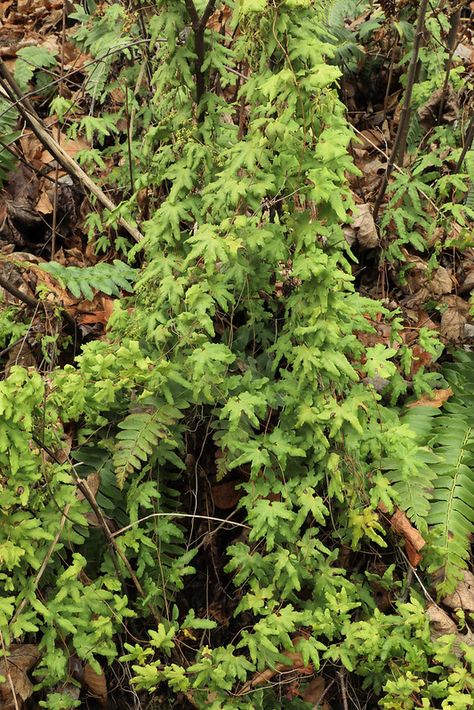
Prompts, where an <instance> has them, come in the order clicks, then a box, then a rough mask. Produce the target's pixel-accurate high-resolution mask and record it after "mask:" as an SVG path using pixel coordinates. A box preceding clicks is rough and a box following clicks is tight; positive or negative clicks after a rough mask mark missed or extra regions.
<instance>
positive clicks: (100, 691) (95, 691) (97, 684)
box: [82, 663, 107, 704]
mask: <svg viewBox="0 0 474 710" xmlns="http://www.w3.org/2000/svg"><path fill="white" fill-rule="evenodd" d="M82 682H83V684H84V685H85V687H86V688H87V690H88V691H89V693H90V694H91V695H93V696H94V697H95V698H99V700H100V701H101V704H104V703H106V702H107V681H106V679H105V675H104V671H103V670H102V669H101V671H100V673H97V671H95V670H94V669H93V668H92V666H91V665H90V663H86V665H85V666H84V674H83V677H82Z"/></svg>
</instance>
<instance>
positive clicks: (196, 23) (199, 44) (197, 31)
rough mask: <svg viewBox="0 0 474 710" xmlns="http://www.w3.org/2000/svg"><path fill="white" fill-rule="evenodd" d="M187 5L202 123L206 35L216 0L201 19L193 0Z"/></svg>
mask: <svg viewBox="0 0 474 710" xmlns="http://www.w3.org/2000/svg"><path fill="white" fill-rule="evenodd" d="M185 4H186V9H187V11H188V14H189V17H190V19H191V27H192V28H193V32H194V49H195V51H196V61H195V64H194V73H195V74H196V103H197V105H198V121H199V122H202V120H203V118H204V110H203V107H202V106H199V104H200V102H201V99H202V97H203V96H204V92H205V90H206V85H205V81H204V72H203V71H202V65H203V63H204V57H205V45H204V33H205V31H206V24H207V21H208V19H209V18H210V16H211V15H212V13H213V12H214V7H215V4H216V0H209V2H208V3H207V5H206V8H205V10H204V12H203V14H202V16H201V17H199V14H198V11H197V10H196V5H195V4H194V2H193V0H185Z"/></svg>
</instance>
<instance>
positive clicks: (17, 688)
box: [0, 643, 41, 710]
mask: <svg viewBox="0 0 474 710" xmlns="http://www.w3.org/2000/svg"><path fill="white" fill-rule="evenodd" d="M40 655H41V654H40V652H39V650H38V646H36V645H34V644H28V643H25V644H19V643H18V644H16V643H15V644H12V645H11V646H10V655H9V656H8V658H7V659H6V660H5V658H2V659H0V675H2V676H4V677H5V682H4V683H1V684H0V700H1V701H2V702H1V704H0V706H1V708H2V710H16V708H23V707H24V701H25V700H27V699H28V698H29V697H30V695H31V694H32V692H33V683H32V682H31V681H30V679H29V678H28V675H27V673H28V671H30V670H31V669H32V668H33V667H34V666H35V665H36V664H37V663H38V661H39V659H40ZM12 685H13V689H14V692H15V695H14V694H13V691H12Z"/></svg>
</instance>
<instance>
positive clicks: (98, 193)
mask: <svg viewBox="0 0 474 710" xmlns="http://www.w3.org/2000/svg"><path fill="white" fill-rule="evenodd" d="M0 76H1V77H2V80H0V83H1V85H2V87H3V89H4V90H5V93H6V95H7V97H8V99H9V100H10V102H11V103H12V104H15V105H16V106H17V108H18V111H19V112H20V114H21V116H22V118H23V119H24V120H25V121H26V123H27V124H28V125H29V126H30V127H31V129H32V131H33V133H34V134H35V135H36V137H37V138H38V140H39V141H40V142H41V143H42V144H43V145H44V146H45V148H47V149H48V150H49V152H50V153H51V154H52V155H53V156H54V157H55V158H56V160H57V161H58V163H59V164H60V165H61V166H62V167H63V168H64V170H66V172H68V173H69V174H70V175H72V176H73V177H75V178H76V180H77V181H78V182H79V183H80V184H81V185H83V186H84V187H85V188H86V189H87V190H88V191H89V192H90V193H91V194H92V195H94V197H96V198H97V200H98V201H99V203H100V204H101V205H102V206H103V207H105V208H106V209H108V210H109V211H111V212H113V211H114V210H115V209H116V205H115V204H114V203H113V202H112V200H110V199H109V198H108V197H107V195H106V194H105V193H104V192H103V191H102V190H101V189H100V187H99V186H98V185H96V184H95V182H94V181H93V180H92V179H91V178H90V177H89V176H88V175H87V173H86V172H84V170H83V169H82V168H81V167H80V166H79V165H78V164H77V163H76V161H75V160H73V159H72V158H71V157H70V156H69V155H68V154H67V153H66V151H65V150H64V149H63V148H62V147H61V146H60V145H59V143H58V141H56V140H55V139H54V138H53V136H52V135H51V134H50V133H49V132H48V131H47V130H46V129H45V128H44V126H43V124H42V123H41V121H40V119H39V118H38V117H37V115H36V113H35V111H34V109H33V108H32V106H31V104H30V102H29V101H28V100H27V99H26V98H23V97H22V94H21V91H20V89H19V88H18V86H17V85H16V82H15V81H14V79H13V77H12V76H11V74H10V72H9V71H8V69H7V68H6V66H5V63H4V62H3V60H2V59H1V57H0ZM118 223H119V224H120V226H121V227H123V228H124V229H125V230H126V231H127V232H128V234H129V235H130V236H131V237H132V238H133V239H134V240H135V241H137V242H139V241H141V239H142V238H143V237H142V234H141V233H140V231H139V230H138V229H137V228H136V227H134V226H133V225H131V224H129V223H128V222H127V221H126V220H125V219H124V218H123V217H119V218H118Z"/></svg>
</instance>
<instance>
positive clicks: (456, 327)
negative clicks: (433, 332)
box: [440, 308, 466, 341]
mask: <svg viewBox="0 0 474 710" xmlns="http://www.w3.org/2000/svg"><path fill="white" fill-rule="evenodd" d="M465 324H466V317H465V316H464V315H462V313H460V312H459V311H458V310H457V309H456V308H448V310H446V311H445V312H444V313H443V315H442V316H441V327H440V333H441V335H443V336H444V337H445V338H447V339H448V340H454V341H456V340H461V338H462V337H463V335H464V326H465Z"/></svg>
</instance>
